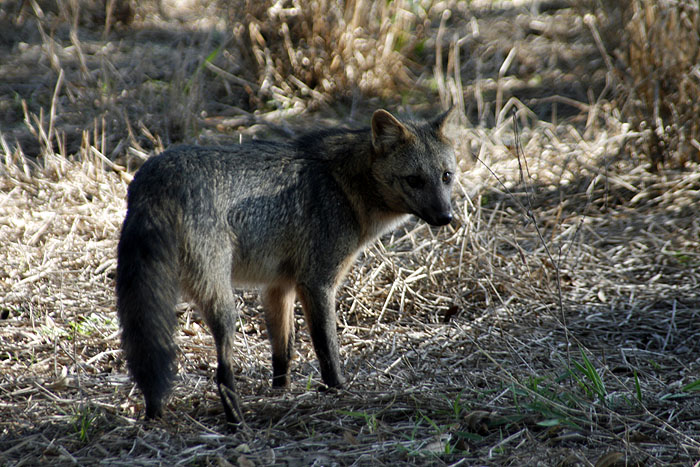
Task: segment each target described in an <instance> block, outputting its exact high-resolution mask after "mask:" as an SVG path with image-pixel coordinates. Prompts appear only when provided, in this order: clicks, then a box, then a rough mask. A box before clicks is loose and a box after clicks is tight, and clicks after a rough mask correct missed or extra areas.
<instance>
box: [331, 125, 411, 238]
mask: <svg viewBox="0 0 700 467" xmlns="http://www.w3.org/2000/svg"><path fill="white" fill-rule="evenodd" d="M354 136H355V137H354V138H351V139H348V141H347V146H346V147H345V148H343V150H342V151H339V152H341V153H342V154H338V156H339V157H334V158H332V160H333V170H332V171H333V176H334V178H335V179H336V181H337V182H338V184H339V185H340V186H341V188H342V189H343V191H344V192H345V195H346V197H347V199H348V201H349V202H350V204H351V206H352V209H353V211H354V214H355V218H356V219H357V221H358V223H359V227H360V231H361V242H362V243H363V244H364V243H367V242H370V241H372V240H374V239H375V238H377V237H379V236H380V235H382V234H384V233H385V232H387V231H389V230H390V229H391V228H393V227H395V226H397V225H398V224H400V223H403V222H404V221H405V220H406V219H407V218H408V215H407V214H406V213H403V212H398V211H396V210H394V209H392V208H391V207H390V206H389V205H388V204H387V202H386V200H385V198H384V196H383V195H382V193H381V190H380V184H379V182H378V181H377V179H376V177H375V176H374V175H373V173H372V163H373V160H374V158H375V153H374V148H373V147H372V142H371V135H370V131H369V130H367V131H366V132H362V133H356V134H355V135H354ZM337 149H340V148H337Z"/></svg>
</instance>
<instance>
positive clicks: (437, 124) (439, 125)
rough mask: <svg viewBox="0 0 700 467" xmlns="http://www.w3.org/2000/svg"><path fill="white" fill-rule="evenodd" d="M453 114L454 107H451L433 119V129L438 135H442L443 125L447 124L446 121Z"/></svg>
mask: <svg viewBox="0 0 700 467" xmlns="http://www.w3.org/2000/svg"><path fill="white" fill-rule="evenodd" d="M454 113H455V106H454V105H451V106H450V108H449V109H447V111H446V112H443V113H441V114H440V115H438V116H437V117H435V119H434V120H433V121H432V124H433V128H435V130H437V132H438V133H442V132H443V130H444V129H445V125H446V124H447V122H448V120H449V119H450V117H452V115H453V114H454Z"/></svg>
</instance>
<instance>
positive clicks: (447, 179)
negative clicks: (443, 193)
mask: <svg viewBox="0 0 700 467" xmlns="http://www.w3.org/2000/svg"><path fill="white" fill-rule="evenodd" d="M451 181H452V172H445V173H444V174H442V183H444V184H445V185H447V184H448V183H450V182H451Z"/></svg>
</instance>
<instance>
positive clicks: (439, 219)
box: [434, 212, 452, 225]
mask: <svg viewBox="0 0 700 467" xmlns="http://www.w3.org/2000/svg"><path fill="white" fill-rule="evenodd" d="M450 222H452V213H451V212H441V213H440V214H438V215H437V216H436V217H435V224H434V225H447V224H449V223H450Z"/></svg>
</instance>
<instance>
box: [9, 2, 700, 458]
mask: <svg viewBox="0 0 700 467" xmlns="http://www.w3.org/2000/svg"><path fill="white" fill-rule="evenodd" d="M699 37H700V20H699V18H698V5H697V2H693V1H686V0H681V1H674V0H661V1H653V0H625V1H620V2H598V1H593V0H590V1H586V2H575V1H568V0H559V1H555V0H552V1H544V0H543V1H536V0H532V1H525V0H520V1H516V0H513V1H486V0H481V1H477V0H474V1H471V2H468V1H462V2H455V1H442V2H432V1H428V0H416V1H408V0H396V1H381V2H370V1H367V0H356V1H352V0H349V1H347V2H344V3H343V2H333V1H329V0H318V1H312V0H292V1H282V0H280V1H265V2H254V1H252V0H250V1H235V0H230V1H213V0H181V1H178V0H159V1H156V0H149V1H145V2H131V1H129V0H106V1H102V0H86V1H71V0H58V1H44V0H21V1H19V2H12V1H0V157H2V165H1V166H0V241H1V243H2V247H1V248H0V413H1V414H2V415H1V416H0V464H2V465H36V464H40V463H42V464H43V463H52V464H55V465H68V464H97V463H105V464H111V465H118V464H128V465H133V464H138V465H155V464H158V465H159V464H172V465H175V464H196V465H212V464H213V465H236V464H238V465H242V466H250V465H272V464H276V465H351V464H359V465H369V464H371V465H386V464H391V465H413V464H434V465H561V466H589V465H596V466H608V467H609V466H623V465H694V464H695V465H697V464H696V462H697V461H698V459H700V397H699V396H698V391H699V390H700V288H699V287H698V282H699V281H700V237H699V235H700V220H699V218H698V215H697V212H698V202H699V201H700V171H699V170H698V169H699V167H698V162H699V161H700V157H699V155H700V143H699V141H698V138H699V136H698V131H699V128H698V117H697V116H698V115H699V114H700V112H699V110H700V109H698V105H700V104H699V103H700V92H699V86H700V65H699V64H700V56H699V55H700V39H699ZM451 104H454V105H456V106H457V107H458V109H459V110H460V117H459V118H458V119H456V120H455V122H454V125H453V126H452V128H451V130H450V132H451V133H450V134H451V136H452V138H453V139H454V141H455V143H456V147H457V149H458V157H459V159H460V166H461V168H462V174H461V177H460V183H459V186H458V189H457V190H456V193H455V198H454V203H455V207H456V210H457V219H456V220H455V222H453V224H452V225H450V226H449V227H446V228H443V229H441V230H432V229H430V228H428V227H427V226H426V225H424V224H422V223H413V224H411V225H409V226H408V227H406V228H404V229H400V230H398V231H396V232H394V233H392V234H391V235H388V236H387V237H386V238H384V239H383V241H382V242H381V243H380V244H377V245H375V246H373V247H371V248H369V249H368V251H367V252H366V254H365V255H363V256H362V257H361V258H360V260H359V261H358V264H357V265H356V266H355V268H354V269H353V271H352V273H351V275H350V277H349V278H348V280H347V281H346V283H345V284H344V285H343V287H342V288H341V290H340V293H339V333H340V339H341V346H342V352H343V358H344V364H345V368H346V372H347V374H348V376H349V379H350V381H351V382H350V384H349V385H348V388H347V390H343V391H341V392H339V393H337V394H323V393H319V392H318V391H317V387H318V385H319V374H318V369H317V366H316V362H315V358H314V356H313V351H312V349H311V347H310V344H309V339H308V334H307V333H306V332H305V330H304V327H303V320H302V319H301V316H300V315H299V316H298V320H297V327H298V329H300V330H301V332H299V334H298V336H297V348H298V349H299V354H300V355H299V358H298V360H297V361H296V362H295V363H296V365H295V367H294V370H293V379H294V384H293V389H292V390H291V392H289V393H286V394H280V393H277V392H274V391H272V390H271V388H270V383H269V381H270V374H271V370H270V364H269V350H268V345H267V341H266V331H265V329H264V325H263V323H262V320H261V319H260V318H259V316H258V315H259V314H260V313H259V312H260V308H259V304H258V300H257V297H256V294H255V293H253V292H250V291H248V292H244V293H243V292H242V293H241V295H240V296H241V302H240V303H241V332H240V339H239V340H238V343H239V347H238V349H239V357H240V375H239V379H240V384H239V389H240V390H241V393H242V399H243V402H244V406H245V411H246V414H247V422H248V425H249V428H248V429H243V430H240V431H239V432H237V433H236V434H233V435H232V434H230V433H229V432H228V430H227V428H226V427H225V425H224V423H223V420H224V417H223V412H222V410H221V406H220V402H219V398H218V395H217V393H216V390H215V384H214V382H213V376H214V367H215V357H214V350H213V346H212V342H211V338H210V336H209V334H208V332H207V331H206V330H205V329H204V327H203V323H202V322H201V320H200V318H199V316H198V315H197V313H196V312H195V311H193V310H192V309H191V308H190V307H189V306H188V305H186V304H182V305H181V306H180V307H179V308H178V316H179V318H180V321H181V328H180V330H179V332H178V340H179V342H180V345H181V353H180V357H179V364H180V372H179V377H178V380H177V384H176V387H175V390H174V394H173V397H172V399H171V401H170V403H169V405H168V411H167V412H166V415H165V416H164V418H163V419H162V420H158V421H155V422H152V423H146V422H144V421H143V404H142V398H141V396H140V394H139V393H138V391H137V390H136V389H135V388H134V385H133V384H132V382H131V381H130V379H129V378H128V376H127V374H126V369H125V365H124V361H123V360H122V357H121V352H120V350H119V327H118V323H117V321H116V315H115V303H114V302H115V300H114V296H113V286H114V283H113V282H114V280H113V279H114V271H115V248H116V242H117V238H118V235H119V229H120V224H121V222H122V219H123V216H124V213H125V202H124V196H125V192H126V187H127V186H128V182H129V181H130V179H131V177H132V175H133V173H134V171H135V170H136V169H137V168H138V166H139V165H140V164H141V163H142V162H143V161H144V160H145V159H146V158H147V157H149V156H150V155H152V154H154V153H156V152H157V151H159V150H161V149H162V148H163V147H165V146H167V145H169V144H173V143H179V142H194V143H202V144H204V143H206V144H235V143H236V142H238V141H239V140H241V139H243V140H247V139H251V138H256V137H261V136H265V137H275V138H277V137H285V136H289V135H293V134H295V133H297V132H298V131H301V130H303V129H304V128H306V127H309V126H318V125H324V124H343V125H348V126H358V125H365V124H367V121H368V117H369V115H370V113H371V111H373V110H374V109H375V108H377V107H380V106H385V107H387V108H389V109H392V110H397V111H400V112H402V113H404V114H407V115H417V116H420V115H430V114H431V113H433V112H436V111H438V110H439V109H440V108H445V107H447V106H448V105H451Z"/></svg>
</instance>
